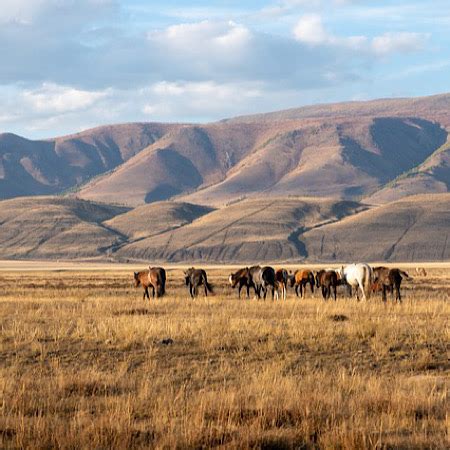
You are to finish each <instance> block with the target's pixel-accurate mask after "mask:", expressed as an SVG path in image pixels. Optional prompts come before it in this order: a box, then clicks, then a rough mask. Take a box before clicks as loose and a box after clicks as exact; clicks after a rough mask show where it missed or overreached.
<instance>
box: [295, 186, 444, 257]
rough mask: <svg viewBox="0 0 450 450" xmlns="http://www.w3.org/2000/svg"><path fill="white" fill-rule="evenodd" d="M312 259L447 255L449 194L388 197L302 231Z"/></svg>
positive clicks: (308, 255)
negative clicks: (386, 200) (389, 199)
mask: <svg viewBox="0 0 450 450" xmlns="http://www.w3.org/2000/svg"><path fill="white" fill-rule="evenodd" d="M300 239H301V240H302V242H304V245H305V247H306V249H307V257H308V259H309V260H312V261H350V262H351V261H354V260H355V259H359V260H362V261H367V260H370V261H445V260H450V194H448V193H446V194H434V195H418V196H412V197H408V198H404V199H401V200H399V201H396V202H392V203H388V204H386V205H382V206H379V207H376V208H372V209H370V210H368V211H365V212H361V213H359V214H355V215H353V216H351V217H346V218H344V219H343V220H341V221H339V222H337V223H333V224H329V225H325V226H323V227H320V228H316V229H313V230H310V231H307V232H306V233H304V234H303V235H302V236H301V237H300Z"/></svg>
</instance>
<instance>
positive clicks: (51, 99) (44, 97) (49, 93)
mask: <svg viewBox="0 0 450 450" xmlns="http://www.w3.org/2000/svg"><path fill="white" fill-rule="evenodd" d="M107 95H108V92H107V91H103V92H98V91H97V92H96V91H85V90H80V89H75V88H72V87H66V86H59V85H57V84H53V83H44V84H43V85H42V86H41V87H40V88H38V89H34V90H25V91H24V92H23V93H22V97H23V99H24V101H25V103H26V104H27V105H28V106H29V107H31V108H32V109H33V110H34V111H36V112H39V113H67V112H72V111H78V110H82V109H86V108H88V107H91V106H92V105H93V104H94V103H96V102H97V101H98V100H100V99H102V98H104V97H106V96H107Z"/></svg>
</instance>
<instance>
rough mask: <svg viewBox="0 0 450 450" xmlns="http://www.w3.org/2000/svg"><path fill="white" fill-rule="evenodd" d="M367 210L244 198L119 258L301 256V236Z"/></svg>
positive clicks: (317, 201)
mask: <svg viewBox="0 0 450 450" xmlns="http://www.w3.org/2000/svg"><path fill="white" fill-rule="evenodd" d="M362 208H363V207H362V206H361V205H360V204H358V203H355V202H350V201H334V200H321V199H304V198H299V199H291V198H289V199H287V198H280V199H268V200H245V201H243V202H239V203H236V204H233V205H231V206H228V207H225V208H222V209H220V210H216V211H213V212H211V213H209V214H206V215H204V216H202V217H200V218H199V219H197V220H195V221H193V222H192V223H191V224H189V225H186V226H184V227H181V228H178V229H175V230H171V231H167V232H164V233H162V234H158V235H156V236H153V237H150V238H147V239H143V240H140V241H138V242H134V243H131V244H129V245H125V246H122V247H121V248H120V250H118V252H117V255H118V256H122V257H128V258H138V259H150V260H152V259H157V260H168V261H190V260H202V261H205V260H206V261H221V262H237V261H242V262H244V261H264V260H265V261H267V260H289V259H292V258H294V259H299V258H302V257H303V256H304V255H303V252H304V249H303V246H302V243H301V242H299V241H298V240H297V237H296V236H297V234H298V233H299V232H300V230H303V228H305V227H311V226H316V225H317V224H318V223H323V222H325V221H330V220H337V219H338V218H340V217H343V216H345V215H348V214H352V213H354V212H355V211H358V210H361V209H362Z"/></svg>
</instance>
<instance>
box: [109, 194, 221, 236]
mask: <svg viewBox="0 0 450 450" xmlns="http://www.w3.org/2000/svg"><path fill="white" fill-rule="evenodd" d="M211 211H212V209H211V208H208V207H206V206H199V205H192V204H190V203H182V202H156V203H151V204H149V205H142V206H138V207H137V208H135V209H133V210H131V211H128V212H125V213H124V214H120V215H118V216H115V217H113V218H112V219H109V220H107V221H105V222H104V225H106V226H108V227H109V228H111V229H113V230H116V231H118V232H120V233H121V234H123V235H125V236H127V237H128V238H129V239H131V240H140V239H143V238H147V237H150V236H155V235H158V234H161V233H164V232H167V231H171V230H174V229H177V228H180V227H182V226H184V225H186V224H188V223H191V222H192V221H193V220H195V219H197V218H199V217H201V216H203V215H205V214H207V213H209V212H211Z"/></svg>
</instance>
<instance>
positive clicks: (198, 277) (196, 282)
mask: <svg viewBox="0 0 450 450" xmlns="http://www.w3.org/2000/svg"><path fill="white" fill-rule="evenodd" d="M184 279H185V282H186V286H189V294H190V295H191V298H194V297H196V296H197V293H198V287H199V286H201V285H203V286H204V288H205V296H208V292H211V293H213V287H212V285H211V284H209V283H208V277H207V276H206V272H205V271H204V270H203V269H194V268H193V267H191V268H190V269H188V270H186V271H185V272H184Z"/></svg>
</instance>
